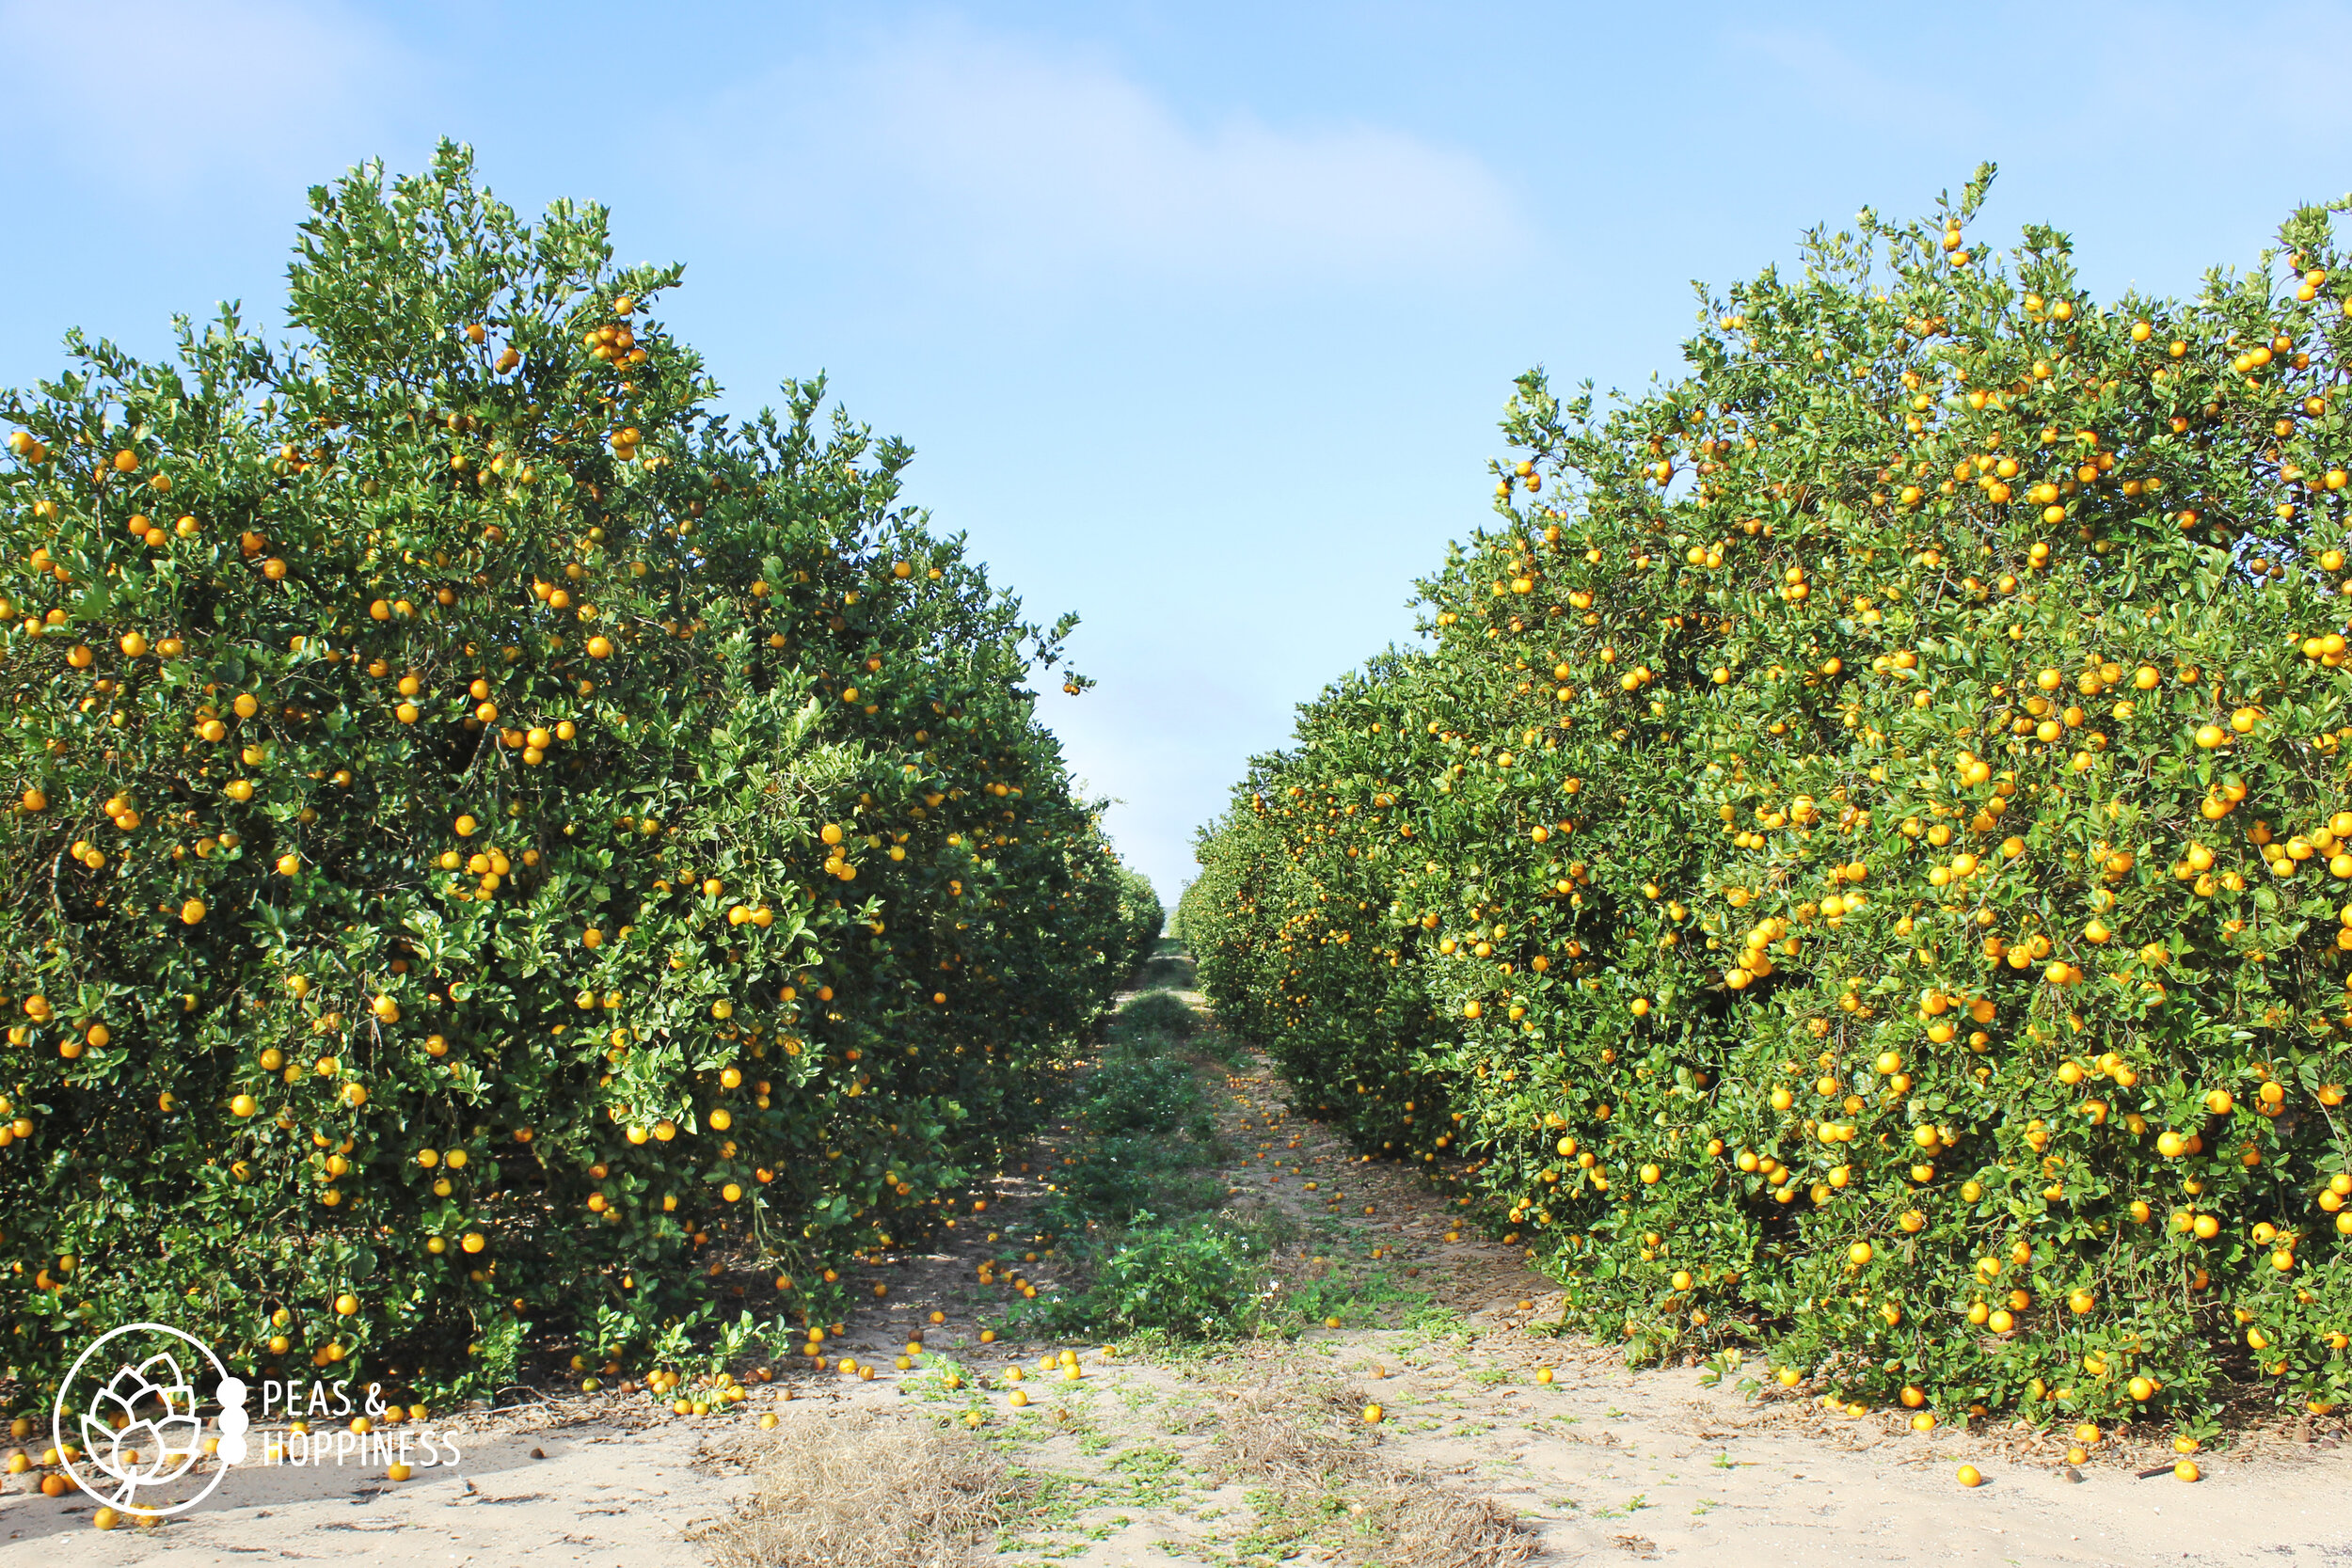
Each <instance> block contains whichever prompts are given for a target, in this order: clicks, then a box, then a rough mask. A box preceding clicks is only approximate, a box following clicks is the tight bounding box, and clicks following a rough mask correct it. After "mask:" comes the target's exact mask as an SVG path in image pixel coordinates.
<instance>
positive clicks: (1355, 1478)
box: [1216, 1376, 1536, 1568]
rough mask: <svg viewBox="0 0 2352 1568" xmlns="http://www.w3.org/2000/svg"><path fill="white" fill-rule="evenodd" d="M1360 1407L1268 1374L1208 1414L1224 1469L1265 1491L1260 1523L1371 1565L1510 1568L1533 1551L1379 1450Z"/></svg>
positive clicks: (1512, 1523)
mask: <svg viewBox="0 0 2352 1568" xmlns="http://www.w3.org/2000/svg"><path fill="white" fill-rule="evenodd" d="M1364 1403H1365V1400H1364V1397H1363V1394H1362V1392H1361V1390H1359V1389H1358V1388H1356V1387H1354V1386H1350V1385H1347V1384H1343V1383H1335V1382H1309V1381H1305V1380H1301V1379H1298V1378H1295V1377H1281V1376H1278V1377H1275V1378H1271V1379H1269V1380H1268V1381H1266V1382H1264V1383H1263V1384H1260V1385H1258V1386H1255V1387H1251V1388H1247V1389H1244V1390H1242V1391H1240V1393H1239V1394H1238V1395H1237V1397H1235V1398H1234V1399H1233V1400H1232V1402H1231V1403H1230V1404H1227V1405H1224V1406H1223V1407H1221V1408H1220V1409H1219V1410H1218V1412H1217V1417H1216V1430H1217V1441H1218V1445H1219V1448H1220V1449H1221V1451H1222V1452H1223V1454H1224V1457H1225V1460H1226V1464H1227V1466H1228V1468H1229V1469H1230V1470H1231V1471H1232V1473H1233V1474H1235V1475H1236V1476H1238V1477H1240V1478H1242V1479H1245V1480H1248V1481H1253V1482H1255V1483H1256V1484H1257V1485H1258V1486H1260V1487H1261V1488H1263V1490H1264V1492H1265V1493H1266V1494H1267V1495H1268V1497H1267V1500H1266V1502H1265V1504H1263V1505H1262V1507H1261V1509H1260V1513H1261V1516H1262V1519H1263V1521H1264V1522H1265V1524H1266V1525H1267V1526H1269V1527H1271V1528H1273V1529H1275V1530H1276V1531H1278V1532H1279V1533H1282V1534H1284V1535H1286V1536H1288V1537H1290V1538H1292V1539H1296V1538H1299V1537H1304V1536H1310V1535H1311V1536H1313V1537H1315V1539H1316V1540H1318V1541H1319V1542H1320V1543H1321V1544H1324V1545H1326V1546H1327V1547H1330V1548H1331V1549H1333V1550H1335V1551H1338V1552H1341V1553H1343V1554H1344V1555H1346V1556H1347V1557H1349V1558H1351V1559H1353V1560H1356V1561H1358V1562H1377V1563H1380V1564H1381V1565H1382V1568H1516V1565H1517V1564H1519V1563H1523V1562H1525V1561H1527V1560H1529V1559H1530V1558H1531V1557H1533V1556H1534V1553H1535V1550H1536V1542H1535V1538H1534V1536H1533V1535H1531V1534H1529V1533H1528V1532H1527V1531H1526V1530H1525V1529H1523V1528H1520V1525H1519V1522H1518V1519H1517V1518H1516V1517H1515V1516H1514V1515H1512V1514H1511V1513H1509V1512H1508V1511H1506V1510H1504V1509H1503V1508H1502V1507H1501V1506H1500V1505H1498V1504H1497V1503H1495V1502H1493V1501H1492V1500H1490V1499H1488V1498H1486V1497H1471V1496H1469V1495H1468V1494H1465V1493H1461V1492H1456V1491H1454V1490H1453V1489H1452V1488H1450V1487H1446V1486H1441V1485H1439V1484H1438V1482H1437V1481H1433V1480H1432V1479H1431V1478H1430V1477H1429V1476H1427V1475H1425V1474H1423V1473H1422V1472H1421V1471H1419V1470H1415V1469H1412V1468H1409V1467H1407V1466H1406V1465H1398V1464H1396V1463H1395V1462H1394V1461H1392V1460H1390V1459H1389V1458H1387V1457H1386V1456H1385V1455H1383V1454H1381V1453H1380V1452H1379V1451H1378V1449H1377V1448H1376V1447H1375V1442H1374V1440H1373V1438H1372V1435H1371V1433H1369V1432H1368V1431H1367V1430H1366V1429H1365V1428H1364V1427H1363V1425H1362V1424H1361V1418H1360V1414H1359V1413H1360V1412H1361V1410H1362V1408H1363V1406H1364Z"/></svg>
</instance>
